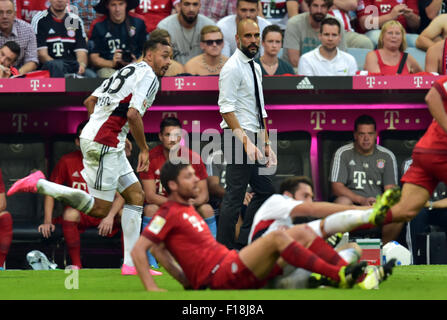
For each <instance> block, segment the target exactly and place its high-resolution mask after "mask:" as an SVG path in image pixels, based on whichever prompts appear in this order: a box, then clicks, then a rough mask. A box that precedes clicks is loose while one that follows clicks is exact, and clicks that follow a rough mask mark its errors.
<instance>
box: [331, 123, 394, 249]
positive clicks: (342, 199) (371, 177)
mask: <svg viewBox="0 0 447 320" xmlns="http://www.w3.org/2000/svg"><path fill="white" fill-rule="evenodd" d="M376 141H377V131H376V122H375V120H374V118H372V117H371V116H369V115H361V116H359V117H358V118H357V119H356V120H355V124H354V142H353V143H349V144H347V145H345V146H342V147H340V148H339V149H338V150H337V151H336V152H335V154H334V158H333V159H332V165H331V171H330V177H329V181H330V183H331V188H332V194H333V195H334V196H335V201H334V202H336V203H340V204H345V205H350V204H357V205H362V206H369V205H373V204H374V202H375V201H376V196H377V195H379V194H382V193H383V192H384V191H385V190H387V189H391V188H394V187H396V186H397V185H398V181H397V180H398V168H397V162H396V157H395V156H394V154H393V152H391V151H390V150H388V149H386V148H384V147H382V146H379V145H377V144H376ZM393 227H395V225H394V224H393V225H390V227H385V229H383V237H384V238H383V239H384V240H386V241H384V242H388V241H389V240H394V238H395V236H397V235H395V234H394V233H393V232H392V231H391V230H386V229H387V228H393ZM400 229H401V226H399V227H398V231H397V233H399V232H400Z"/></svg>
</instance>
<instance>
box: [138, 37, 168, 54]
mask: <svg viewBox="0 0 447 320" xmlns="http://www.w3.org/2000/svg"><path fill="white" fill-rule="evenodd" d="M158 44H161V45H162V46H169V47H170V46H171V44H170V43H169V41H168V40H166V38H163V37H154V38H149V40H147V41H146V42H145V43H144V45H143V57H144V56H145V55H146V52H147V51H148V50H155V49H156V48H157V45H158Z"/></svg>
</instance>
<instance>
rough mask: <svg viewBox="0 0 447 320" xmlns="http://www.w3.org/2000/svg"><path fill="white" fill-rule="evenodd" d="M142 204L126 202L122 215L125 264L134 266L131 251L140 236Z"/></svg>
mask: <svg viewBox="0 0 447 320" xmlns="http://www.w3.org/2000/svg"><path fill="white" fill-rule="evenodd" d="M142 214H143V207H142V206H135V205H131V204H127V203H126V204H125V205H124V208H123V214H122V216H121V227H122V229H123V238H124V264H125V265H128V266H129V267H134V264H133V261H132V257H131V255H130V252H131V251H132V249H133V246H134V245H135V243H136V242H137V240H138V238H139V237H140V230H141V215H142Z"/></svg>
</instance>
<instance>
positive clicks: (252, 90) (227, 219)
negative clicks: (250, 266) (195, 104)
mask: <svg viewBox="0 0 447 320" xmlns="http://www.w3.org/2000/svg"><path fill="white" fill-rule="evenodd" d="M236 43H237V49H236V51H235V52H234V54H233V55H232V56H231V57H230V58H229V59H228V61H227V62H226V63H225V65H224V66H223V68H222V70H221V72H220V75H219V101H218V104H219V108H220V113H221V115H222V118H223V121H222V122H221V124H220V126H221V128H222V129H224V145H223V149H222V150H223V152H224V155H225V160H226V161H227V172H226V183H227V187H226V192H225V195H224V198H223V200H222V205H221V211H220V217H219V225H218V230H217V240H218V241H219V242H221V243H222V244H224V245H226V246H227V247H228V248H230V249H233V248H236V249H239V248H242V247H244V246H245V245H246V244H247V240H248V235H249V233H250V228H251V224H252V222H253V217H254V214H255V213H256V211H257V210H258V208H259V207H260V206H261V205H262V204H263V203H264V201H265V200H266V199H267V198H269V197H270V196H271V195H272V194H273V193H274V192H275V189H274V187H273V184H272V180H271V177H270V175H271V174H273V173H274V172H272V171H273V170H270V168H269V167H270V165H275V164H276V155H275V153H274V152H273V151H272V150H271V149H270V140H269V135H268V132H267V130H266V129H267V126H266V120H265V118H267V113H266V112H265V108H264V96H263V92H262V72H261V67H260V66H259V64H257V63H256V62H254V61H253V58H254V57H255V55H256V54H257V53H258V51H259V46H260V30H259V26H258V24H257V23H256V22H255V21H254V20H251V19H243V20H241V21H240V22H239V24H238V27H237V34H236ZM232 136H233V137H234V141H235V143H233V142H232V140H231V139H233V138H232ZM241 151H242V152H241ZM238 156H239V157H238ZM249 183H250V186H251V187H252V189H253V191H254V196H253V198H252V200H251V201H250V204H249V205H248V207H247V210H246V212H245V215H244V217H243V225H242V227H241V229H240V233H239V237H238V241H237V243H234V237H235V225H236V222H237V219H238V216H239V212H240V208H241V206H242V203H243V201H244V195H245V191H246V189H247V185H248V184H249Z"/></svg>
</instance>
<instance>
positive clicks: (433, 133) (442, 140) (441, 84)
mask: <svg viewBox="0 0 447 320" xmlns="http://www.w3.org/2000/svg"><path fill="white" fill-rule="evenodd" d="M433 86H434V87H435V88H436V90H438V92H439V94H440V95H441V97H442V100H443V103H444V110H445V111H446V112H447V76H444V77H442V78H440V79H438V80H437V81H436V82H435V83H434V85H433ZM420 149H423V150H420ZM428 149H429V150H428ZM415 151H419V152H424V153H430V151H432V152H433V153H439V151H441V153H444V154H445V153H447V133H446V132H445V131H444V129H442V127H441V126H440V125H439V124H438V122H437V121H436V120H433V122H432V123H431V124H430V126H429V127H428V129H427V131H426V132H425V134H424V136H423V137H422V138H421V139H420V140H419V141H418V143H416V145H415ZM436 151H438V152H436Z"/></svg>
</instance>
